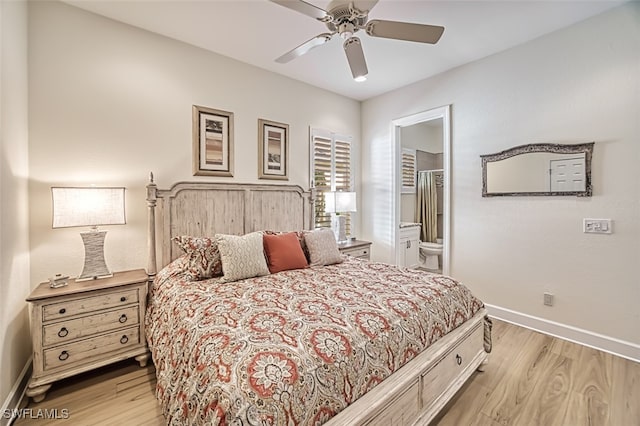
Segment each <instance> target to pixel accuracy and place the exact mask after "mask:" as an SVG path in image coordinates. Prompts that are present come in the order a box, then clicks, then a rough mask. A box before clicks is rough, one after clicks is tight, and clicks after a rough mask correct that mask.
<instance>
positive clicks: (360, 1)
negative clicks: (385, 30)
mask: <svg viewBox="0 0 640 426" xmlns="http://www.w3.org/2000/svg"><path fill="white" fill-rule="evenodd" d="M378 1H379V0H355V1H354V2H353V5H354V6H355V7H356V9H358V10H366V11H367V12H371V9H373V7H374V6H375V5H376V4H378Z"/></svg>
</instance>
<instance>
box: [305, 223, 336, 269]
mask: <svg viewBox="0 0 640 426" xmlns="http://www.w3.org/2000/svg"><path fill="white" fill-rule="evenodd" d="M304 240H305V242H306V243H307V248H308V249H309V259H310V261H311V262H310V264H311V266H322V265H333V264H334V263H340V262H342V261H343V260H344V259H343V258H342V255H341V254H340V250H338V244H337V243H336V236H335V234H334V233H333V231H332V230H331V229H329V228H321V229H316V230H315V231H310V232H307V233H306V234H305V235H304Z"/></svg>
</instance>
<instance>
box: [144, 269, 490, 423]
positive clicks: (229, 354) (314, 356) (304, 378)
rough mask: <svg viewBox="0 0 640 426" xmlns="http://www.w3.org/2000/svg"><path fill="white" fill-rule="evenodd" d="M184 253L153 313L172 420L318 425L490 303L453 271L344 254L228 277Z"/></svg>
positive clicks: (155, 293)
mask: <svg viewBox="0 0 640 426" xmlns="http://www.w3.org/2000/svg"><path fill="white" fill-rule="evenodd" d="M181 270H182V265H181V261H180V259H178V260H177V261H175V262H174V263H173V264H171V265H169V266H168V267H167V268H165V269H164V270H162V271H161V272H160V273H159V274H158V276H157V277H156V280H155V282H154V284H153V288H152V290H151V295H150V302H149V307H148V310H147V316H146V320H145V322H146V327H147V340H148V343H149V346H150V348H151V352H152V355H153V360H154V363H155V365H156V374H157V388H156V394H157V397H158V399H159V400H160V402H161V405H162V409H163V412H164V414H165V416H166V419H167V422H168V423H169V424H176V425H177V424H207V425H217V424H220V425H224V424H232V425H319V424H322V423H324V422H326V421H327V420H329V419H330V418H331V417H332V416H333V415H335V414H336V413H338V412H339V411H341V410H342V409H344V408H345V407H346V406H347V405H349V404H350V403H351V402H353V401H355V400H356V399H357V398H358V397H360V396H362V395H363V394H364V393H366V392H367V391H368V390H370V389H371V388H373V387H374V386H375V385H376V384H378V383H380V382H381V381H382V380H384V379H385V378H386V377H388V376H389V375H391V373H393V372H394V371H395V370H397V369H398V368H400V367H401V366H402V365H404V364H405V363H406V362H407V361H409V360H411V359H412V358H414V357H415V356H416V355H417V354H418V353H420V352H421V351H422V350H423V349H425V348H426V347H427V346H429V345H430V344H431V343H433V342H434V341H436V340H438V339H439V338H440V337H442V336H444V335H445V334H446V333H448V332H449V331H451V330H452V329H454V328H456V327H457V326H459V325H460V324H462V323H463V322H465V321H466V320H467V319H469V318H471V317H472V316H473V315H474V314H475V313H476V312H477V311H478V310H479V309H480V308H481V307H482V306H483V304H482V302H481V301H479V300H478V299H476V298H475V297H474V296H473V295H472V294H471V293H470V291H469V290H468V289H467V288H466V287H465V286H463V285H462V284H460V283H458V282H456V281H455V280H454V279H452V278H450V277H446V276H442V275H436V274H430V273H426V272H423V271H413V270H406V269H401V268H398V267H395V266H392V265H387V264H383V263H373V262H366V261H362V260H359V259H354V258H347V260H346V261H345V262H344V263H341V264H337V265H331V266H322V267H315V268H308V269H301V270H294V271H285V272H279V273H277V274H272V275H268V276H264V277H258V278H251V279H247V280H242V281H236V282H231V283H224V284H220V283H217V282H216V280H215V279H212V280H205V281H197V282H189V281H186V280H185V279H184V278H183V276H182V275H183V274H181V272H180V271H181Z"/></svg>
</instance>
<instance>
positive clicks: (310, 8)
mask: <svg viewBox="0 0 640 426" xmlns="http://www.w3.org/2000/svg"><path fill="white" fill-rule="evenodd" d="M270 1H271V2H272V3H276V4H279V5H280V6H284V7H286V8H288V9H291V10H295V11H296V12H300V13H302V14H304V15H307V16H310V17H312V18H315V19H317V20H318V21H323V20H324V19H327V17H328V15H327V12H325V11H324V10H323V9H320V8H319V7H317V6H314V5H312V4H311V3H307V2H306V1H303V0H270Z"/></svg>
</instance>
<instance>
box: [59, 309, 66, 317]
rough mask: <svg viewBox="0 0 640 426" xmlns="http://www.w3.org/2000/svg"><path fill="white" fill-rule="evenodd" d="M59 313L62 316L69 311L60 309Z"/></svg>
mask: <svg viewBox="0 0 640 426" xmlns="http://www.w3.org/2000/svg"><path fill="white" fill-rule="evenodd" d="M58 312H60V315H62V314H64V313H65V312H67V310H66V309H65V308H62V309H60V310H59V311H58Z"/></svg>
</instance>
